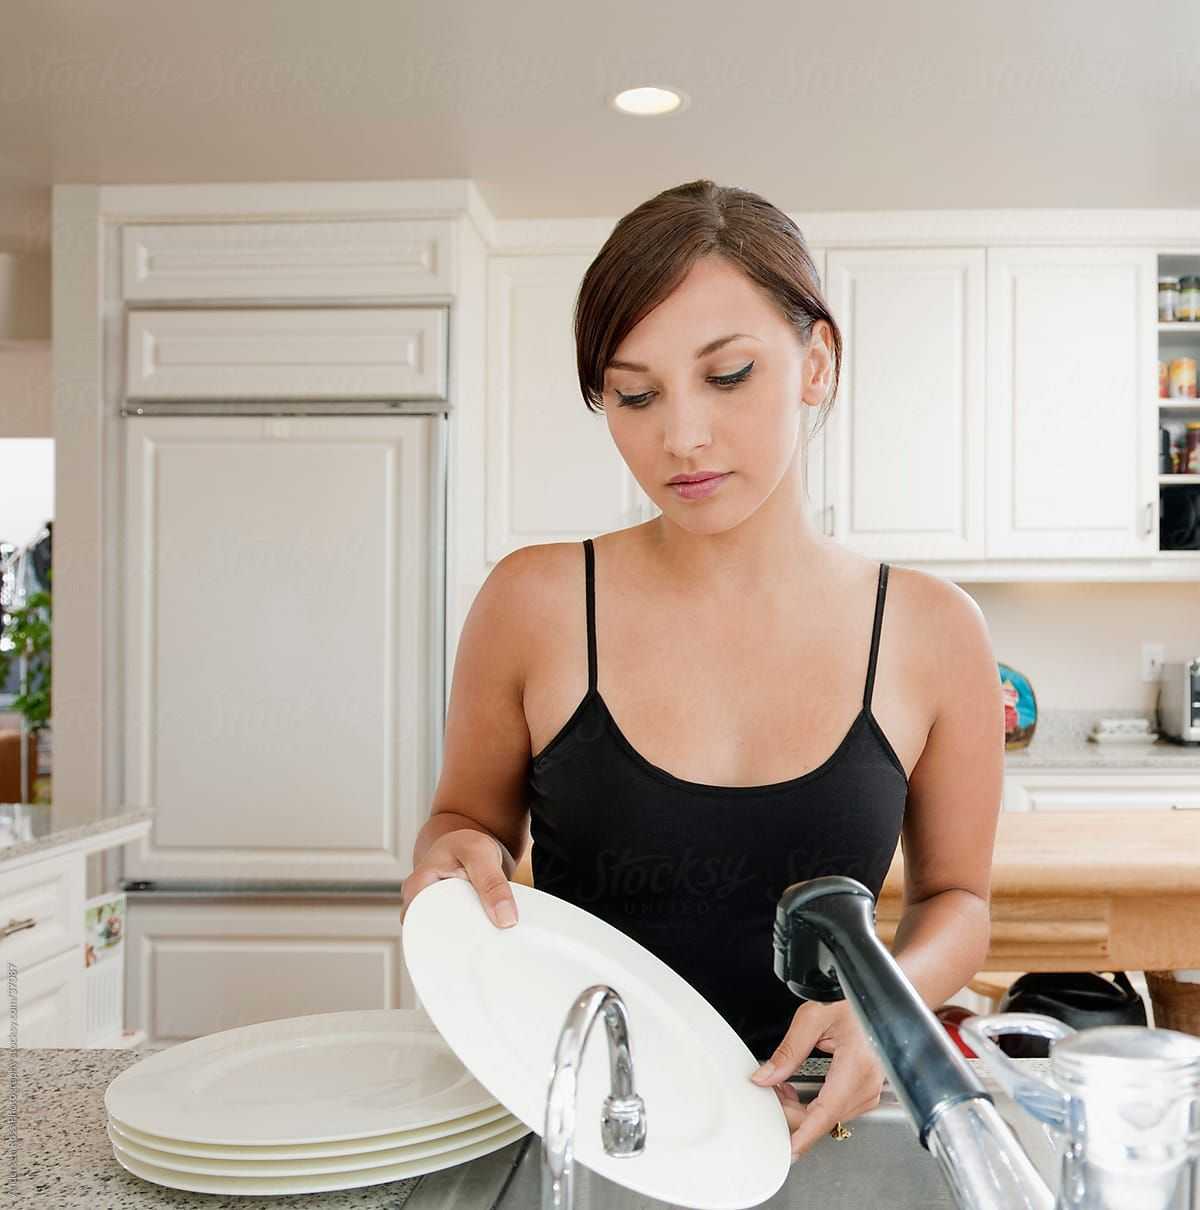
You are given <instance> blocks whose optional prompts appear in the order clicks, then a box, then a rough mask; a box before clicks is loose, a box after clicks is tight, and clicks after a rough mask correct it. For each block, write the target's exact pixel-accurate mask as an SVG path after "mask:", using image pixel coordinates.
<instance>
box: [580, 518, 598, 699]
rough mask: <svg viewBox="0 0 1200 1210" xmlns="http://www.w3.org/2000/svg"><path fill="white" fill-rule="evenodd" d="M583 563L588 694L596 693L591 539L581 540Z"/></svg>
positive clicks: (594, 568)
mask: <svg viewBox="0 0 1200 1210" xmlns="http://www.w3.org/2000/svg"><path fill="white" fill-rule="evenodd" d="M583 563H584V569H585V579H586V581H587V645H588V693H595V691H596V555H595V552H594V551H593V550H592V540H591V538H584V540H583Z"/></svg>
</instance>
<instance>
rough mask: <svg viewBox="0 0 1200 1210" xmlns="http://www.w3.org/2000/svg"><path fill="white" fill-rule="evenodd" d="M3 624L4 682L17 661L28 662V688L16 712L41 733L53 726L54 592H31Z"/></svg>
mask: <svg viewBox="0 0 1200 1210" xmlns="http://www.w3.org/2000/svg"><path fill="white" fill-rule="evenodd" d="M0 618H2V621H3V625H0V683H2V682H3V681H4V680H5V679H6V678H7V677H8V672H9V669H10V668H11V667H12V663H13V661H14V660H16V659H18V658H19V657H20V656H22V655H24V656H25V657H26V659H27V661H28V662H27V666H26V667H27V671H26V681H25V687H24V689H23V691H22V692H21V693H19V694H18V695H17V696H16V697H15V698H14V699H13V709H14V710H16V711H17V713H18V714H21V715H23V716H24V718H25V722H26V723H27V724H28V726H29V730H30V731H33V732H37V731H40V730H42V728H43V727H46V726H48V725H49V723H50V593H49V592H35V593H31V594H30V596H29V599H28V600H27V601H26V602H25V604H24V605H18V606H16V607H15V608H13V609H10V610H7V611H5V612H4V614H3V615H0Z"/></svg>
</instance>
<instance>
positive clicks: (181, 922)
mask: <svg viewBox="0 0 1200 1210" xmlns="http://www.w3.org/2000/svg"><path fill="white" fill-rule="evenodd" d="M128 929H129V935H128V938H127V941H126V946H127V954H126V964H125V972H126V974H125V977H126V983H125V989H126V996H125V1002H126V1018H127V1021H126V1024H127V1027H128V1028H134V1029H145V1030H146V1032H147V1034H148V1035H149V1040H150V1041H151V1042H156V1043H168V1042H180V1041H184V1040H186V1039H188V1038H196V1037H203V1036H204V1035H206V1034H211V1033H216V1032H218V1031H220V1030H223V1029H234V1028H236V1027H237V1026H239V1025H254V1024H256V1023H257V1022H259V1021H272V1020H276V1019H278V1018H281V1017H300V1016H305V1015H307V1014H309V1013H328V1012H342V1011H346V1010H350V1009H366V1008H412V1007H415V1006H416V996H415V993H414V992H413V988H412V984H411V981H410V980H409V978H408V971H407V969H406V968H405V966H404V962H403V957H402V947H401V925H400V903H399V900H398V899H396V900H386V899H384V900H380V901H379V902H372V903H364V902H345V901H341V902H339V901H338V900H324V901H312V900H303V899H293V900H279V901H277V902H254V901H251V900H244V901H237V900H233V899H222V898H210V899H194V900H191V901H180V900H174V901H172V900H171V899H170V898H169V896H162V895H158V894H154V895H131V896H130V900H129V922H128Z"/></svg>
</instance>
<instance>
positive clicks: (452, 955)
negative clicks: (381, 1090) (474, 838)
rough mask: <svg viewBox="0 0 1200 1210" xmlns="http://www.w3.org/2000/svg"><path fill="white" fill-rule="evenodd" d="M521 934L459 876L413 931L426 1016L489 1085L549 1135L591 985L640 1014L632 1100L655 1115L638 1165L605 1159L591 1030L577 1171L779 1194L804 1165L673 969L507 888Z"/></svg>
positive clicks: (416, 978) (600, 1047)
mask: <svg viewBox="0 0 1200 1210" xmlns="http://www.w3.org/2000/svg"><path fill="white" fill-rule="evenodd" d="M510 889H511V891H512V893H513V896H514V897H515V899H516V902H517V917H518V920H517V923H516V924H515V925H513V926H512V927H511V928H506V929H501V928H497V927H496V926H495V925H494V924H492V922H491V921H490V920H489V919H488V917H487V914H486V912H485V911H484V909H483V905H482V904H481V903H480V901H479V896H478V894H477V892H476V891H475V889H474V888H473V887H472V886H471V884H470V883H469V882H467V881H466V880H465V879H462V878H444V879H441V880H440V881H438V882H435V883H433V884H432V885H431V886H428V887H426V888H425V889H424V890H423V891H422V892H421V893H420V894H419V895H418V896H416V898H415V899H414V900H413V901H412V903H411V904H410V905H409V908H408V912H407V913H406V914H405V917H404V924H403V926H402V931H403V944H404V956H405V961H406V963H407V965H408V971H409V975H410V976H411V977H412V980H413V984H414V985H415V987H416V989H417V994H418V995H419V996H420V998H421V1003H422V1006H423V1007H424V1009H425V1010H426V1012H428V1014H429V1017H430V1019H431V1020H432V1021H433V1022H434V1023H435V1024H436V1026H437V1029H438V1031H439V1032H440V1033H441V1035H442V1036H443V1037H444V1038H445V1039H446V1041H447V1042H448V1043H449V1044H450V1045H451V1046H452V1047H453V1048H454V1050H455V1052H456V1053H457V1054H458V1055H459V1057H460V1058H461V1059H462V1061H463V1062H464V1063H465V1064H466V1066H467V1067H468V1068H469V1069H470V1071H471V1072H472V1073H473V1074H474V1075H475V1076H476V1078H477V1079H478V1080H479V1082H480V1083H481V1084H482V1085H483V1086H484V1087H485V1088H487V1089H488V1090H489V1091H491V1092H492V1093H493V1094H494V1095H495V1097H496V1099H497V1100H499V1101H500V1102H501V1103H502V1104H504V1105H506V1106H507V1107H508V1108H509V1109H510V1110H511V1111H512V1113H513V1114H514V1115H515V1116H516V1117H518V1118H520V1119H521V1121H522V1122H524V1123H525V1124H526V1125H527V1126H529V1127H530V1128H531V1129H533V1130H535V1131H537V1133H538V1134H539V1135H540V1134H541V1133H542V1131H543V1130H544V1128H545V1111H546V1095H547V1091H548V1089H549V1082H550V1074H551V1071H552V1069H553V1063H554V1050H555V1046H556V1045H557V1042H558V1036H559V1032H560V1031H561V1029H562V1025H563V1021H564V1020H565V1018H566V1015H567V1012H568V1010H569V1009H570V1007H571V1005H572V1003H573V1002H574V1001H575V999H576V998H577V997H578V995H579V993H580V992H582V991H583V990H584V989H585V988H586V987H589V986H591V985H592V984H596V983H603V984H607V985H609V986H610V987H612V988H614V989H615V990H616V991H617V992H619V993H620V995H621V997H622V999H623V1000H624V1002H625V1006H626V1008H627V1010H628V1013H629V1043H630V1056H631V1059H632V1062H633V1072H634V1087H635V1090H636V1091H637V1092H638V1093H639V1094H640V1095H641V1097H642V1098H643V1100H644V1101H645V1105H646V1147H645V1150H644V1151H643V1153H642V1154H641V1155H636V1156H610V1155H607V1154H605V1151H604V1146H603V1143H602V1141H601V1137H600V1111H601V1106H602V1104H603V1101H604V1098H605V1096H607V1095H608V1093H609V1089H610V1084H609V1066H608V1040H607V1037H606V1034H605V1029H604V1023H603V1021H597V1022H596V1023H595V1024H594V1025H593V1028H592V1031H591V1034H590V1035H589V1038H588V1043H587V1046H586V1047H585V1051H584V1058H583V1062H582V1064H581V1066H580V1071H579V1085H578V1088H579V1091H578V1098H577V1107H578V1112H577V1117H576V1138H575V1158H576V1159H577V1160H578V1161H579V1162H581V1163H583V1164H584V1165H586V1166H587V1167H588V1168H590V1169H592V1170H593V1171H595V1172H598V1173H600V1174H601V1175H602V1176H604V1177H606V1178H608V1179H610V1180H612V1181H615V1182H617V1183H618V1184H621V1185H624V1186H626V1187H627V1188H630V1189H633V1190H635V1191H637V1192H638V1193H642V1194H645V1195H646V1196H648V1197H653V1198H658V1199H660V1200H661V1201H665V1202H674V1203H678V1204H681V1205H686V1206H694V1207H697V1208H698V1210H736V1208H740V1207H745V1206H757V1205H758V1204H759V1203H760V1202H763V1201H765V1200H766V1199H767V1198H769V1197H770V1196H771V1195H772V1194H774V1193H775V1192H776V1191H777V1190H778V1189H779V1188H780V1186H781V1185H782V1184H783V1182H784V1181H785V1180H786V1179H787V1175H788V1170H789V1168H790V1167H791V1148H790V1145H789V1137H788V1127H787V1118H786V1117H785V1116H784V1112H783V1106H782V1105H780V1103H779V1100H778V1098H777V1097H776V1094H775V1092H774V1090H773V1089H771V1088H762V1087H759V1086H758V1085H756V1084H754V1083H752V1082H751V1080H750V1076H751V1074H752V1073H753V1072H754V1071H755V1070H756V1069H757V1068H758V1063H757V1061H756V1060H755V1058H754V1055H753V1054H752V1053H751V1051H750V1049H749V1048H748V1047H747V1046H746V1044H745V1043H744V1042H743V1041H742V1040H741V1038H740V1037H738V1035H737V1033H736V1032H735V1031H734V1029H733V1028H732V1026H730V1025H729V1024H728V1022H726V1021H725V1019H724V1018H723V1017H722V1016H721V1015H720V1013H718V1012H717V1010H716V1009H715V1008H714V1007H713V1006H712V1005H711V1004H710V1003H709V1002H708V1001H707V1000H705V999H704V997H703V996H702V995H701V994H700V993H699V992H698V991H696V989H695V988H694V987H692V986H691V984H690V983H688V982H687V981H686V980H685V979H683V978H682V977H681V976H680V975H678V974H677V973H676V972H675V971H674V970H672V969H671V968H670V967H669V966H667V964H666V963H665V962H663V961H662V960H661V959H659V958H658V957H656V956H655V955H654V954H652V953H651V952H650V951H649V950H647V949H646V948H645V947H643V946H641V945H639V944H638V943H637V942H636V941H633V940H632V939H631V938H629V937H627V936H626V935H625V934H624V933H622V932H620V931H619V930H618V929H615V928H613V927H612V926H611V925H609V924H607V923H605V922H604V921H603V920H601V919H599V917H596V916H593V915H591V914H590V913H589V912H586V911H584V910H582V909H581V908H577V907H575V906H574V905H573V904H570V903H567V902H566V901H565V900H562V899H558V898H557V897H555V896H553V895H548V894H546V893H545V892H543V891H537V890H534V889H533V888H531V887H526V886H523V885H521V884H519V883H514V884H510Z"/></svg>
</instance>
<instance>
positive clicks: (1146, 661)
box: [1142, 643, 1167, 683]
mask: <svg viewBox="0 0 1200 1210" xmlns="http://www.w3.org/2000/svg"><path fill="white" fill-rule="evenodd" d="M1166 659H1167V654H1166V649H1165V648H1164V647H1163V645H1162V644H1161V643H1143V644H1142V680H1143V681H1146V682H1147V683H1149V682H1151V681H1157V680H1158V679H1159V677H1160V676H1161V675H1162V668H1163V664H1165V663H1166Z"/></svg>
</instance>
